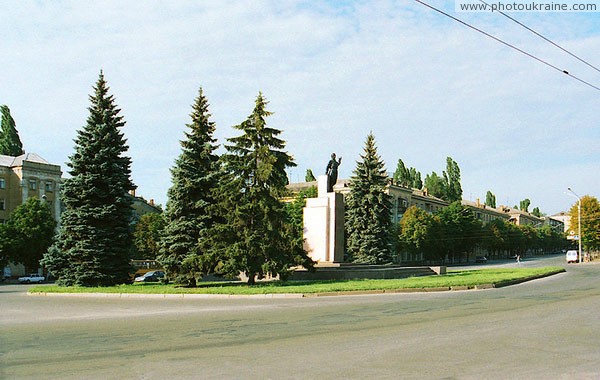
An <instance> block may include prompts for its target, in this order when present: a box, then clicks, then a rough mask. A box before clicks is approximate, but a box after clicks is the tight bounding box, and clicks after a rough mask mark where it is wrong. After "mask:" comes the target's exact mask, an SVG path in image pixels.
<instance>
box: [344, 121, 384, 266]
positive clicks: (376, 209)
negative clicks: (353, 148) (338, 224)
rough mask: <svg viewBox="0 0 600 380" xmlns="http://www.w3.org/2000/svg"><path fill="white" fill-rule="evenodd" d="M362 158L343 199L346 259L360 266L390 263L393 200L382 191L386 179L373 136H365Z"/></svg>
mask: <svg viewBox="0 0 600 380" xmlns="http://www.w3.org/2000/svg"><path fill="white" fill-rule="evenodd" d="M361 158H362V161H359V162H358V163H357V165H356V169H354V175H353V176H352V178H351V181H352V183H351V186H350V189H351V190H350V194H349V195H348V196H347V198H346V231H347V247H348V257H349V259H350V261H352V262H355V263H360V264H384V263H389V262H392V260H393V243H394V239H393V235H392V231H393V226H392V222H391V208H392V201H391V197H390V196H389V195H388V194H386V192H385V189H386V186H387V181H388V178H387V175H386V170H385V167H384V163H383V161H382V160H381V158H380V156H379V155H378V154H377V147H376V145H375V137H374V136H373V134H372V133H370V134H369V135H368V136H367V140H366V142H365V149H364V154H363V155H361Z"/></svg>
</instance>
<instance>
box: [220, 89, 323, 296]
mask: <svg viewBox="0 0 600 380" xmlns="http://www.w3.org/2000/svg"><path fill="white" fill-rule="evenodd" d="M266 105H267V101H266V100H265V99H264V97H263V96H262V94H261V93H259V95H258V97H257V98H256V105H255V108H254V110H253V112H252V114H251V115H250V116H249V117H248V118H247V119H246V120H245V121H244V122H242V123H241V124H240V125H237V126H234V128H235V129H237V130H239V131H241V132H242V134H241V135H240V136H237V137H233V138H230V139H228V141H229V142H230V143H231V144H230V145H226V148H227V153H226V154H224V155H223V156H222V161H223V164H224V170H225V173H226V179H225V180H224V181H223V182H222V187H221V190H220V195H221V198H220V202H221V203H220V204H221V209H222V210H223V211H224V212H225V213H224V215H223V216H224V219H225V222H224V223H223V224H221V225H219V227H218V228H217V230H216V231H217V232H216V233H214V234H212V236H213V237H214V238H215V239H216V242H215V243H214V244H213V246H215V247H217V249H219V250H220V257H221V258H222V263H223V270H224V272H225V273H227V274H229V275H232V276H237V275H238V274H239V273H240V272H243V273H245V274H246V276H247V277H248V283H249V284H253V283H254V281H255V277H258V278H263V277H264V276H266V275H267V274H271V275H273V276H275V275H280V276H281V277H282V278H285V276H286V275H287V274H288V270H289V268H290V266H293V265H299V264H300V265H305V266H308V267H311V266H312V260H310V258H309V257H308V255H307V253H306V252H305V251H304V249H303V248H302V241H301V240H299V239H296V238H295V235H294V229H293V226H292V225H291V223H290V222H288V220H287V217H286V209H285V205H284V204H283V202H282V201H281V200H280V199H281V197H282V196H283V195H284V194H285V192H286V185H287V183H288V179H287V175H286V172H285V170H286V168H288V167H292V166H296V164H295V163H294V162H293V159H292V157H291V156H290V155H289V154H288V153H287V152H285V151H283V149H284V148H285V141H284V140H282V139H280V138H279V137H278V136H279V135H280V134H281V131H280V130H278V129H275V128H270V127H268V126H267V123H266V118H267V117H268V116H269V115H271V112H269V111H267V110H266Z"/></svg>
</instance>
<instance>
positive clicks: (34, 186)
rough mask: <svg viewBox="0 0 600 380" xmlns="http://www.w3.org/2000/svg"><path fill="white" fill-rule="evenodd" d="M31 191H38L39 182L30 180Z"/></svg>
mask: <svg viewBox="0 0 600 380" xmlns="http://www.w3.org/2000/svg"><path fill="white" fill-rule="evenodd" d="M29 189H30V190H37V181H36V180H35V179H30V180H29Z"/></svg>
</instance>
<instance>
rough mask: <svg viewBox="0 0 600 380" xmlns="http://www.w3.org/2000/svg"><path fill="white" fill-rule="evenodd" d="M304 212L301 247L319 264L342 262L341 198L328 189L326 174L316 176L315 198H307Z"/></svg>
mask: <svg viewBox="0 0 600 380" xmlns="http://www.w3.org/2000/svg"><path fill="white" fill-rule="evenodd" d="M303 215H304V249H305V250H306V251H307V252H308V255H309V256H310V257H311V258H312V259H313V260H315V261H317V262H319V263H340V262H343V261H344V197H343V195H342V194H338V193H328V192H327V176H319V178H318V198H308V199H307V200H306V207H304V209H303Z"/></svg>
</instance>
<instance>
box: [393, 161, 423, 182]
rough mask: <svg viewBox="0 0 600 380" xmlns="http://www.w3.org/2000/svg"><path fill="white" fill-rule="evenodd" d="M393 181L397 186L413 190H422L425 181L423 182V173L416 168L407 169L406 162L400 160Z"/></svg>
mask: <svg viewBox="0 0 600 380" xmlns="http://www.w3.org/2000/svg"><path fill="white" fill-rule="evenodd" d="M393 181H394V184H395V185H398V186H404V187H408V188H412V189H421V188H422V187H423V181H422V180H421V173H420V172H418V171H417V169H415V168H412V167H411V168H407V167H406V166H405V165H404V162H403V161H402V160H401V159H399V160H398V164H397V166H396V171H395V172H394V176H393Z"/></svg>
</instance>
